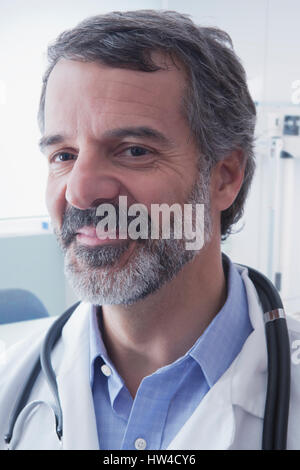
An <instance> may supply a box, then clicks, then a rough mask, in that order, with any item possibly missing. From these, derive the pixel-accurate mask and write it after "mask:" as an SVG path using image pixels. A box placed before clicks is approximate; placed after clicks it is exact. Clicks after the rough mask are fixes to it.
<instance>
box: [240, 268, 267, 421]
mask: <svg viewBox="0 0 300 470" xmlns="http://www.w3.org/2000/svg"><path fill="white" fill-rule="evenodd" d="M241 275H242V278H243V281H244V283H245V287H246V291H247V297H248V306H249V317H250V321H251V324H252V327H253V332H252V334H251V335H250V336H249V338H248V339H247V341H246V343H245V345H244V348H243V349H242V351H241V353H240V355H239V356H238V358H237V361H236V365H235V370H234V375H233V384H232V401H233V403H234V404H235V405H238V406H240V407H241V408H243V409H244V410H245V411H247V412H248V413H250V414H252V415H254V416H257V417H258V418H263V416H264V408H265V400H266V389H267V380H268V370H267V368H268V359H267V346H266V338H265V325H264V321H263V311H262V308H261V305H260V301H259V298H258V295H257V292H256V290H255V287H254V285H253V283H252V282H251V280H250V279H249V277H248V276H247V271H245V270H244V271H242V273H241Z"/></svg>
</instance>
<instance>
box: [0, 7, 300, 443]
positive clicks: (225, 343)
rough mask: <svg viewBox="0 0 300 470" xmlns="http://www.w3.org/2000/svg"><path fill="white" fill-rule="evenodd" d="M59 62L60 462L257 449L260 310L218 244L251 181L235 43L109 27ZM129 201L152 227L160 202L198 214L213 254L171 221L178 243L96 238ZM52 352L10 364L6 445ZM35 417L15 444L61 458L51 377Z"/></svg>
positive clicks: (49, 150)
mask: <svg viewBox="0 0 300 470" xmlns="http://www.w3.org/2000/svg"><path fill="white" fill-rule="evenodd" d="M49 60H50V64H49V68H48V70H47V72H46V74H45V77H44V83H43V89H42V95H41V103H40V111H39V123H40V127H41V132H42V138H41V141H40V145H41V149H42V151H43V153H44V154H45V156H46V158H47V161H48V165H49V178H48V185H47V204H48V208H49V213H50V216H51V219H52V223H53V227H54V231H55V233H56V235H57V238H58V241H59V244H60V246H61V247H62V249H63V251H64V254H65V270H66V275H67V277H68V279H69V281H70V283H71V285H72V286H73V287H74V290H75V291H76V293H77V295H78V296H79V297H80V299H81V300H82V303H81V304H80V305H79V306H78V308H77V309H76V310H75V312H74V313H73V314H72V316H71V318H70V319H69V320H68V321H67V323H66V324H65V326H64V327H63V331H62V337H61V338H60V339H59V341H58V343H57V345H56V346H55V348H54V349H53V352H52V353H51V361H52V364H53V368H54V370H55V376H56V380H57V387H58V394H59V400H60V405H61V408H62V416H63V424H62V427H63V437H62V440H61V443H62V445H63V448H65V449H98V448H100V449H167V448H168V449H209V448H212V449H227V448H260V446H261V435H262V423H263V414H264V404H265V395H266V380H267V371H266V369H267V358H266V347H265V338H264V327H263V320H262V311H261V307H260V304H259V300H258V297H257V294H256V291H255V288H254V286H253V284H252V282H251V281H250V279H249V277H248V275H247V270H246V269H243V268H238V267H237V266H235V265H233V264H232V263H231V262H230V260H229V259H226V258H223V259H222V253H221V246H220V242H221V238H222V237H223V238H226V236H228V234H229V233H230V232H231V228H232V226H233V224H234V223H235V222H236V221H237V220H238V219H239V218H240V216H241V214H242V212H243V207H244V203H245V199H246V196H247V194H248V190H249V187H250V183H251V179H252V176H253V172H254V166H255V164H254V156H253V132H254V126H255V106H254V104H253V102H252V99H251V97H250V95H249V92H248V89H247V85H246V79H245V73H244V70H243V68H242V66H241V64H240V62H239V60H238V59H237V57H236V56H235V53H234V51H233V49H232V46H231V42H230V38H229V37H228V35H227V34H226V33H224V32H222V31H219V30H217V29H213V28H204V27H199V26H196V25H195V24H193V22H192V21H191V20H190V19H189V18H188V17H186V16H184V15H181V14H179V13H176V12H161V11H159V12H155V11H136V12H127V13H111V14H108V15H103V16H97V17H93V18H89V19H87V20H85V21H83V22H82V23H81V24H79V25H78V26H77V27H76V28H74V29H72V30H70V31H67V32H64V33H63V34H62V35H61V36H60V37H59V38H58V39H57V40H56V42H55V43H54V44H53V45H52V46H50V48H49ZM120 198H123V199H120ZM125 199H126V202H127V204H128V207H133V205H134V204H142V205H143V206H144V207H145V208H146V209H147V212H148V216H147V217H148V219H147V218H146V219H147V220H150V222H151V207H152V206H153V205H155V204H156V205H159V206H161V205H162V204H166V205H167V207H171V206H172V205H174V204H178V205H179V206H180V207H181V208H184V207H185V205H187V204H191V205H193V206H195V205H197V204H203V205H204V218H203V221H202V223H199V220H200V219H199V220H198V219H197V220H195V216H193V217H192V218H193V229H194V230H195V231H194V233H195V234H197V233H198V232H199V230H200V231H201V229H202V230H203V231H204V233H203V243H202V244H201V246H200V247H198V248H194V249H189V250H188V249H187V248H186V242H187V238H188V237H186V236H184V235H183V236H182V237H181V238H176V236H175V228H174V227H175V222H176V220H178V217H177V218H176V216H173V218H172V217H171V233H172V234H173V236H170V238H169V239H168V238H166V239H164V238H163V237H162V236H161V229H160V231H159V234H160V235H159V237H158V239H157V238H151V236H148V237H144V238H143V237H137V238H136V239H135V238H132V237H129V236H128V233H127V235H126V233H125V236H121V233H122V235H124V233H123V231H121V229H120V225H118V226H117V231H116V232H115V234H114V236H113V234H112V233H111V230H110V229H109V230H108V231H107V232H105V231H104V230H103V228H102V229H101V230H100V231H99V230H97V227H98V223H99V221H101V220H103V219H101V217H99V212H98V210H99V208H101V206H102V205H103V204H110V205H111V206H112V207H113V208H114V209H116V211H117V213H118V215H119V213H121V212H122V210H121V208H120V205H121V204H120V201H124V200H125ZM105 207H107V206H105ZM128 213H129V211H128ZM149 214H150V215H149ZM101 215H102V216H103V215H104V212H102V213H101ZM123 215H124V214H123ZM144 220H145V219H144ZM142 222H143V219H141V223H142ZM147 233H148V234H149V233H150V232H149V231H148V232H147ZM54 295H55V293H54ZM297 329H298V330H299V327H298V326H297V325H296V326H295V325H293V332H292V333H291V335H297V333H295V331H296V330H297ZM294 330H295V331H294ZM296 337H297V336H296ZM43 339H44V333H43V335H40V334H39V335H34V338H31V339H30V340H29V341H28V340H26V341H25V343H24V344H22V345H19V346H17V347H16V349H15V350H14V351H13V352H12V353H11V355H9V354H8V360H7V363H8V364H9V366H7V367H6V368H5V370H4V372H2V375H1V387H2V392H1V395H0V397H1V407H2V409H3V410H5V417H4V418H3V417H1V426H0V427H1V431H3V433H4V432H5V431H6V430H7V427H8V425H9V423H8V420H9V412H10V410H11V408H12V407H13V403H14V396H15V394H16V392H17V390H18V389H19V388H22V387H23V386H24V383H25V380H26V377H27V376H28V374H29V371H30V366H32V364H33V363H34V360H36V358H37V357H38V353H39V349H40V346H41V343H42V342H43ZM12 367H13V369H14V370H13V371H11V368H12ZM293 393H295V392H293ZM27 402H28V404H27V405H26V407H25V409H24V410H23V411H21V415H20V417H19V418H18V420H17V422H16V424H15V428H14V435H13V437H12V438H11V439H8V441H9V440H10V445H11V446H12V447H17V448H34V449H38V448H42V449H49V448H50V449H55V448H58V447H59V445H60V444H61V443H60V442H59V440H58V439H57V435H56V432H55V427H56V426H55V419H54V415H53V411H52V408H51V407H50V405H49V404H48V403H50V404H52V405H53V404H54V405H55V402H54V399H53V397H52V395H51V393H50V392H49V388H48V385H47V383H46V381H45V379H44V377H43V376H42V374H39V376H38V379H37V380H36V381H35V383H34V386H33V390H32V391H31V393H30V396H29V397H28V400H27ZM56 405H57V403H56ZM298 416H299V410H298V407H297V408H296V409H294V413H293V416H292V417H291V419H290V428H289V430H290V433H289V440H288V445H289V446H290V447H294V448H295V447H297V444H298V443H297V439H296V437H295V430H296V426H297V425H296V423H297V418H296V417H298ZM59 437H60V436H59ZM299 442H300V441H299Z"/></svg>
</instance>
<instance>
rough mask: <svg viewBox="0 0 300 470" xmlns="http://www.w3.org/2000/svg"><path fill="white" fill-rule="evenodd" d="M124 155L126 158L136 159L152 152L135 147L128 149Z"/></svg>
mask: <svg viewBox="0 0 300 470" xmlns="http://www.w3.org/2000/svg"><path fill="white" fill-rule="evenodd" d="M122 153H123V154H125V155H126V156H129V157H134V158H136V157H143V156H144V155H148V154H149V153H151V152H150V150H148V149H146V148H144V147H139V146H137V145H134V146H132V147H128V148H127V149H125V150H124V151H123V152H122Z"/></svg>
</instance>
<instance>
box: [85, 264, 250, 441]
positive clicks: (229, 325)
mask: <svg viewBox="0 0 300 470" xmlns="http://www.w3.org/2000/svg"><path fill="white" fill-rule="evenodd" d="M96 312H97V309H96V308H95V307H93V308H92V312H91V317H90V378H91V387H92V392H93V399H94V406H95V415H96V422H97V429H98V437H99V446H100V449H103V450H117V449H120V450H134V449H136V448H137V447H136V444H135V443H136V441H137V439H142V440H143V441H141V440H140V441H138V442H142V445H144V446H145V445H146V447H145V449H146V450H147V449H148V450H149V449H151V450H159V449H166V448H167V446H168V445H169V444H170V442H171V441H172V439H173V438H174V437H175V436H176V434H177V433H178V431H179V430H180V429H181V427H182V426H183V424H184V423H185V422H186V421H187V419H188V418H189V417H190V416H191V415H192V413H193V411H194V410H195V408H196V407H197V406H198V405H199V403H200V401H201V400H202V398H203V397H204V395H205V394H206V393H207V392H208V390H209V389H210V388H211V387H212V386H213V385H214V384H215V383H216V382H217V380H218V379H219V378H220V377H221V375H222V374H223V373H224V372H225V371H226V369H228V367H229V366H230V364H231V363H232V362H233V360H234V359H235V357H236V356H237V354H238V353H239V352H240V350H241V348H242V346H243V344H244V342H245V340H246V339H247V337H248V335H249V334H250V333H251V331H252V326H251V323H250V320H249V315H248V303H247V296H246V290H245V286H244V283H243V281H242V278H241V276H240V274H239V272H238V271H237V269H236V267H235V266H234V265H233V264H232V263H231V262H230V264H229V273H228V276H227V300H226V302H225V304H224V306H223V307H222V309H221V310H220V311H219V313H218V314H217V315H216V316H215V318H214V319H213V321H212V322H211V323H210V324H209V326H208V327H207V328H206V330H205V331H204V333H203V334H202V335H201V336H200V337H199V339H198V340H197V341H196V343H195V344H194V345H193V346H192V348H191V349H190V350H189V351H188V352H187V353H186V354H185V355H184V356H182V357H180V358H179V359H177V360H176V361H175V362H173V363H172V364H169V365H167V366H165V367H162V368H160V369H158V370H157V371H156V372H155V373H153V374H151V375H149V376H147V377H144V379H143V380H142V382H141V384H140V386H139V388H138V391H137V393H136V396H135V398H134V400H133V398H132V397H131V395H130V393H129V391H128V390H127V388H126V386H125V384H124V381H123V380H122V378H121V377H120V375H119V374H118V372H117V370H116V369H115V367H114V365H113V364H112V362H111V361H110V359H109V357H108V354H107V351H106V348H105V346H104V343H103V341H102V339H101V334H100V332H99V327H98V323H97V313H96ZM100 317H101V316H100ZM100 320H101V318H100ZM103 365H105V367H103ZM130 366H131V365H130V364H128V367H130ZM132 367H134V364H132ZM204 425H205V424H204Z"/></svg>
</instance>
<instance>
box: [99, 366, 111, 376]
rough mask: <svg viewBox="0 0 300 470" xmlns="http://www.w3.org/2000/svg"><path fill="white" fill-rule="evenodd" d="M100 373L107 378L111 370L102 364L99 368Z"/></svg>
mask: <svg viewBox="0 0 300 470" xmlns="http://www.w3.org/2000/svg"><path fill="white" fill-rule="evenodd" d="M101 371H102V373H103V374H104V375H106V377H109V376H110V375H111V368H110V367H108V366H107V365H106V364H103V366H101Z"/></svg>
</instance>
